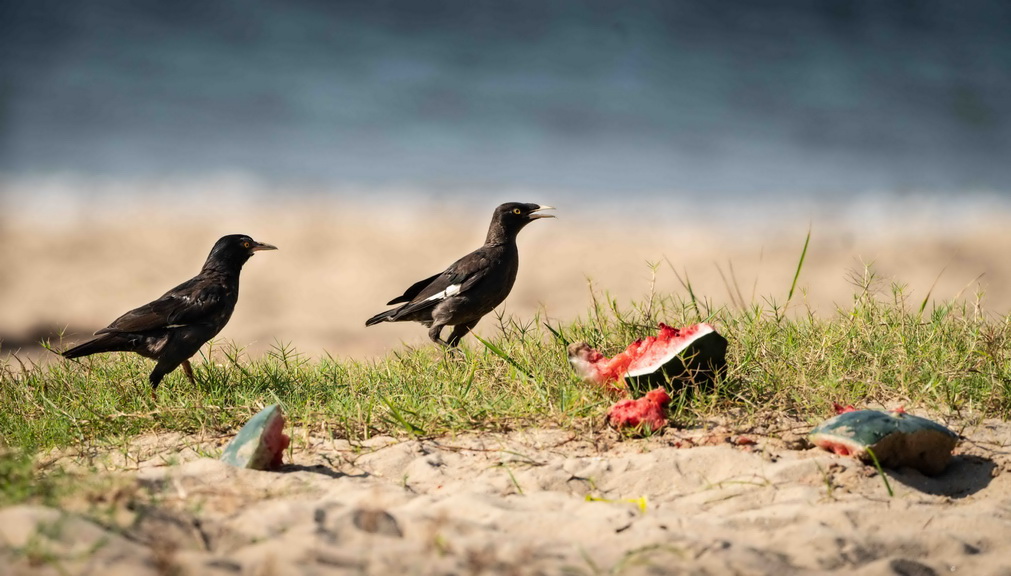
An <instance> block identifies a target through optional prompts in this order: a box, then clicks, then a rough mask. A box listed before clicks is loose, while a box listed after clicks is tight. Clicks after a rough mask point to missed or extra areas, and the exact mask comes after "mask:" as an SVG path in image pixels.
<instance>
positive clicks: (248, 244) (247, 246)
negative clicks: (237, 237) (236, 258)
mask: <svg viewBox="0 0 1011 576" xmlns="http://www.w3.org/2000/svg"><path fill="white" fill-rule="evenodd" d="M250 246H251V244H250V243H249V242H243V243H242V247H243V248H249V247H250Z"/></svg>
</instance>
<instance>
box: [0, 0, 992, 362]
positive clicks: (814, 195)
mask: <svg viewBox="0 0 1011 576" xmlns="http://www.w3.org/2000/svg"><path fill="white" fill-rule="evenodd" d="M1009 30H1011V3H1007V2H1002V1H1000V0H992V1H969V2H950V1H946V0H933V1H931V0H927V1H916V2H879V1H874V0H864V1H852V0H826V1H821V2H809V1H806V0H790V1H780V0H776V1H766V2H753V1H745V0H740V1H730V2H702V1H688V0H667V1H656V2H614V1H610V0H599V1H595V0H590V1H574V0H559V1H552V2H544V1H541V0H518V1H510V2H490V1H488V2H483V1H472V0H458V1H441V0H426V1H425V2H414V1H406V0H405V1H361V2H343V1H311V0H291V1H286V2H265V1H256V0H242V1H239V0H221V1H215V2H206V1H189V0H181V1H174V2H160V1H136V0H91V1H88V2H70V3H68V2H58V1H56V0H3V1H0V211H2V216H0V239H2V245H0V258H2V259H0V266H2V267H3V268H4V271H2V272H0V274H2V275H3V276H0V338H4V339H5V340H6V342H7V343H8V344H7V348H8V349H10V347H11V344H10V343H11V342H17V343H19V344H26V343H29V342H31V341H33V339H35V338H36V337H38V336H39V335H40V334H45V333H50V334H51V333H52V331H53V329H54V328H53V327H54V326H62V328H61V329H67V328H68V327H72V328H74V329H75V330H76V329H77V328H78V327H81V332H82V333H84V334H87V333H90V331H92V330H94V329H97V328H99V327H101V326H104V325H105V324H107V323H108V322H109V321H111V320H112V319H113V318H114V317H115V316H116V315H118V314H119V313H121V312H123V311H125V310H126V309H128V308H129V307H132V306H136V305H139V304H142V303H144V302H146V301H148V300H150V299H152V298H154V297H156V296H157V295H159V294H160V293H161V292H164V291H165V290H167V289H168V288H170V287H171V286H173V285H174V284H175V283H178V282H180V281H182V280H184V279H185V278H187V277H189V276H190V275H192V274H193V273H195V272H196V270H197V269H198V268H199V264H200V262H202V259H203V257H204V255H205V254H206V251H207V250H208V249H209V247H210V245H211V244H212V243H213V241H214V240H215V239H216V238H217V237H218V236H220V235H222V234H225V233H231V232H236V231H242V232H247V233H250V234H252V235H254V237H257V238H259V239H261V240H264V241H269V242H272V243H276V244H278V245H280V246H281V248H282V251H281V252H279V253H277V254H271V255H267V256H265V257H262V258H260V257H258V258H257V259H256V260H255V261H253V262H251V263H250V264H249V265H248V268H247V271H248V272H247V276H248V275H249V273H250V272H251V273H252V274H253V276H252V277H251V278H255V277H256V276H255V275H256V274H262V277H260V278H259V279H258V280H251V278H244V282H245V283H244V291H245V290H247V287H248V288H250V289H253V285H254V283H255V282H260V284H261V288H262V287H263V285H267V286H268V288H269V286H270V281H271V280H277V281H278V282H279V283H278V284H277V285H276V286H274V287H273V288H269V289H266V288H265V289H266V290H267V292H265V293H263V294H259V295H258V297H259V298H261V299H263V300H264V301H272V302H274V306H276V308H277V310H278V312H277V313H278V314H280V312H279V311H283V310H291V309H293V307H297V305H298V302H295V301H291V302H288V300H287V298H289V297H291V295H290V291H291V290H292V288H290V285H291V284H292V283H294V282H301V283H303V284H313V285H315V286H316V288H315V290H316V291H315V292H313V291H306V292H305V293H304V294H302V296H303V297H304V298H312V299H315V301H316V302H319V301H320V300H323V301H327V302H330V304H328V306H331V307H332V310H331V308H327V307H326V306H323V305H322V304H319V303H317V309H316V310H315V311H306V312H305V313H304V318H302V320H297V318H298V317H299V315H298V314H297V313H293V314H294V316H295V317H296V319H295V320H292V322H291V329H290V330H289V331H287V332H286V331H285V330H281V331H280V332H285V333H286V335H287V337H285V335H281V336H278V334H277V333H278V332H279V331H278V330H277V328H276V324H275V325H274V326H273V327H272V326H271V324H270V323H269V322H260V324H259V325H260V328H258V329H250V330H249V331H248V332H247V331H245V329H243V328H241V326H243V325H244V324H242V323H243V322H248V323H252V322H254V321H253V320H252V318H251V317H252V316H253V315H255V309H254V310H251V311H250V313H249V314H248V315H240V312H241V306H242V304H243V302H242V301H241V300H240V311H239V312H237V313H236V319H235V321H236V322H239V325H240V328H239V331H238V332H232V333H231V335H232V336H234V337H236V338H238V339H240V340H244V341H250V342H252V341H256V342H261V343H262V342H264V341H266V342H267V344H269V343H270V340H271V339H272V338H281V339H283V340H294V341H296V343H298V341H299V340H300V337H299V334H300V332H299V326H300V325H299V324H298V321H302V322H303V324H302V325H301V326H303V327H304V323H305V322H308V321H309V320H308V319H309V318H316V317H319V316H321V315H322V316H327V314H326V312H327V311H328V310H330V311H332V312H333V313H332V315H330V317H331V318H334V317H337V316H340V317H341V318H342V319H341V320H340V321H337V320H334V321H333V322H334V323H332V324H330V325H329V326H321V327H319V328H318V330H317V332H318V334H316V336H312V337H307V340H309V341H311V342H312V346H321V347H322V346H331V345H333V346H342V347H345V348H346V349H349V350H354V351H357V350H359V348H355V347H354V346H361V348H360V350H361V351H363V352H378V351H381V350H383V349H386V348H387V347H389V346H392V345H397V344H398V342H399V341H398V340H397V339H398V338H413V337H414V336H415V335H416V333H420V334H421V338H422V340H423V336H424V335H423V332H424V331H423V330H422V329H420V328H419V327H415V328H414V329H413V330H410V329H405V330H404V331H399V330H401V328H400V327H397V328H395V329H394V328H392V327H387V326H384V327H379V328H373V329H370V331H369V332H368V333H365V334H367V335H363V334H361V333H362V331H363V328H360V324H361V321H364V318H367V317H368V316H370V315H371V314H372V313H374V312H376V311H378V310H380V309H382V303H383V302H385V301H386V300H388V299H389V298H391V297H392V296H395V295H397V294H399V293H400V291H401V290H402V289H403V288H404V287H405V286H407V285H409V284H410V283H411V282H412V281H413V280H416V279H418V278H422V277H424V276H425V275H427V274H431V273H433V272H435V271H437V270H438V269H441V268H442V267H444V266H445V265H446V264H448V263H449V262H451V261H452V260H454V259H455V258H456V257H458V256H460V255H462V254H463V253H464V252H466V251H468V250H470V249H472V248H474V247H476V246H477V245H478V244H479V243H480V241H481V239H482V238H483V235H484V227H485V226H486V221H487V218H488V215H489V214H490V212H491V209H492V208H493V207H494V206H495V205H496V204H498V203H499V202H502V201H506V200H521V201H531V202H539V203H544V204H552V205H555V206H558V207H559V208H560V211H559V216H560V217H561V218H560V220H559V221H557V222H548V223H546V224H545V223H543V222H541V223H537V226H536V227H534V226H532V227H531V231H530V232H524V238H521V244H523V243H524V241H526V240H529V244H530V246H528V250H527V251H528V252H536V253H535V254H533V255H532V259H528V260H527V261H528V262H529V261H530V260H532V261H533V264H531V265H530V267H529V268H528V267H526V264H525V265H524V268H523V269H521V276H520V282H519V283H518V284H517V290H518V291H519V294H520V298H519V299H518V302H519V304H518V309H519V310H523V311H528V310H531V309H536V308H537V307H538V306H540V307H542V308H543V307H547V312H548V313H549V314H551V313H552V311H553V310H555V309H557V308H552V298H551V297H550V296H549V295H550V294H552V291H558V290H560V288H558V286H559V285H565V286H569V285H573V284H574V285H576V289H578V290H581V291H583V292H585V285H586V280H587V278H590V279H600V278H607V280H606V281H605V282H604V287H605V288H606V289H609V290H610V289H613V290H616V291H619V292H620V291H621V290H623V289H624V285H623V283H622V280H623V279H626V278H628V276H627V275H628V274H629V273H630V271H636V272H635V273H634V274H635V276H634V277H635V278H637V279H638V280H637V281H636V283H635V284H634V286H632V287H630V288H628V293H629V294H630V295H632V296H633V297H634V296H636V295H639V294H641V293H642V291H643V290H645V289H647V288H648V283H645V282H646V281H645V280H643V278H644V277H648V276H650V273H649V271H648V270H646V268H647V267H646V265H645V263H646V262H655V261H660V260H663V259H670V260H672V261H673V264H672V266H670V268H671V269H677V270H681V271H682V272H685V273H689V274H694V275H696V276H697V277H699V278H700V282H705V281H706V280H707V279H712V281H713V286H714V288H713V289H712V294H713V296H714V297H715V298H716V299H717V300H727V301H732V300H733V298H732V297H731V295H732V293H733V292H734V290H732V289H730V288H729V286H728V284H733V282H729V283H728V282H727V281H726V278H727V276H728V270H729V268H730V264H731V263H733V264H736V266H737V267H736V270H737V271H742V270H745V269H747V270H748V271H747V273H746V274H743V275H744V276H746V277H747V279H746V280H740V279H738V283H743V284H745V285H746V286H747V288H748V290H752V291H756V290H757V294H762V293H764V292H763V291H762V290H763V288H762V285H761V282H759V281H758V280H759V279H762V278H760V277H762V276H763V274H764V275H765V276H769V277H771V278H769V280H770V281H773V282H775V283H779V284H786V285H787V286H788V285H789V281H790V279H791V278H792V272H791V271H790V268H791V266H792V267H793V268H795V266H796V258H797V257H798V256H799V252H800V248H801V247H802V245H803V240H804V234H805V233H806V231H807V230H808V229H811V230H812V250H815V252H814V255H815V256H819V253H818V252H817V250H824V251H825V252H824V253H822V254H820V258H821V263H822V265H824V266H825V273H826V274H827V276H826V277H825V278H824V281H825V283H827V284H826V285H829V286H838V288H837V289H833V290H835V291H833V290H828V289H826V290H813V289H812V293H817V295H818V296H819V298H820V300H819V303H818V306H823V307H827V308H829V309H831V308H832V306H837V305H838V304H839V302H840V300H842V301H845V299H846V297H847V294H848V293H849V292H851V291H852V287H851V286H848V285H847V280H846V279H847V278H849V277H850V276H851V275H852V272H854V271H859V270H860V269H861V267H862V266H863V264H865V263H866V262H875V263H876V265H877V266H879V267H880V268H881V269H882V272H883V274H885V275H887V274H890V273H893V272H894V273H895V274H896V275H899V276H901V281H902V282H906V283H909V284H910V285H912V286H913V288H914V290H918V291H919V297H921V298H922V297H923V294H925V293H929V292H930V290H931V289H932V287H936V286H935V284H936V278H937V277H938V276H939V275H940V277H941V278H943V280H944V281H950V283H951V285H950V287H949V286H947V285H942V288H943V290H939V291H938V292H935V293H934V295H935V296H938V297H944V298H950V297H954V296H956V295H962V294H964V293H973V292H975V291H977V290H978V289H979V288H977V286H976V284H974V282H977V280H978V279H979V278H980V277H983V278H985V279H986V281H987V283H986V284H985V285H984V286H983V287H982V288H981V289H982V290H985V291H986V292H987V294H989V295H990V299H991V302H992V303H993V304H994V306H995V307H996V308H998V309H1003V307H1004V306H1006V305H1008V304H1009V303H1011V294H1009V295H1005V294H1004V288H1003V286H1004V279H1005V276H1004V274H1005V273H1004V271H1003V268H1004V263H1003V257H1002V256H1003V255H1002V254H1001V252H1002V251H1004V250H1005V248H1006V247H1007V246H1006V244H1007V241H1006V240H1005V239H1004V236H1005V235H1006V234H1005V233H1004V232H1003V227H1002V224H1003V222H1004V218H1003V217H1004V216H1005V215H1006V214H1007V213H1008V207H1009V201H1011V33H1009ZM309 223H312V224H313V225H312V226H309ZM240 228H241V229H240ZM534 228H537V231H536V232H534V231H533V229H534ZM527 234H529V236H530V238H525V236H526V235H527ZM394 236H396V238H394ZM398 238H401V239H398ZM285 241H289V242H294V244H290V243H289V245H288V246H285ZM391 242H392V243H391ZM533 245H536V246H538V248H536V249H535V248H534V246H533ZM85 248H86V249H85ZM286 248H287V249H288V251H289V252H288V253H290V254H291V256H287V255H286V252H285V249H286ZM522 249H523V246H522V245H521V250H522ZM636 250H639V251H640V252H636ZM780 250H782V253H783V255H782V258H783V263H782V267H783V268H782V269H783V270H784V272H780V271H779V269H778V268H776V266H777V264H776V262H778V260H777V258H779V257H780ZM830 250H832V252H830ZM984 251H987V252H986V253H985V254H984ZM1004 253H1005V254H1006V251H1005V252H1004ZM355 254H361V256H355ZM275 256H276V258H275ZM88 258H92V259H93V260H92V259H88ZM538 258H542V259H543V261H538V260H537V259H538ZM268 259H270V260H272V261H267V260H268ZM359 259H360V260H359ZM619 261H620V263H619ZM284 262H289V263H291V264H283V263H284ZM405 262H406V263H405ZM560 262H564V263H566V264H568V265H569V266H570V267H572V273H571V275H570V276H569V277H555V276H552V275H551V274H549V273H547V272H545V270H550V269H553V268H556V267H558V266H559V263H560ZM296 263H297V264H296ZM714 263H722V264H721V265H720V266H714V265H713V264H714ZM286 265H290V266H291V267H292V268H291V269H290V270H288V269H286V268H284V266H286ZM816 265H817V264H812V266H816ZM692 266H694V268H693V267H692ZM747 266H751V268H750V269H748V268H747ZM917 266H920V267H922V270H921V269H920V268H917ZM959 266H961V268H960V267H959ZM405 267H406V269H404V268H405ZM252 269H256V270H255V271H253V270H252ZM279 269H280V270H284V271H285V272H283V273H282V274H280V275H279V273H278V270H279ZM117 271H118V272H117ZM310 271H312V274H310ZM288 273H290V274H291V275H293V276H288V277H287V278H288V279H289V287H284V286H283V285H282V284H280V282H281V281H283V280H284V278H279V276H283V274H288ZM554 273H557V270H555V271H554ZM813 274H814V272H812V276H811V277H810V281H811V282H812V283H815V282H821V281H820V280H818V277H817V276H814V275H813ZM110 275H111V276H110ZM525 275H526V276H525ZM784 276H785V277H784ZM112 278H116V280H115V281H113V280H112ZM297 278H304V279H305V280H302V281H299V280H296V279H297ZM524 278H526V279H527V280H526V283H524ZM610 278H614V279H615V280H614V281H611V280H610ZM373 280H374V281H375V282H377V283H378V282H381V283H378V284H375V285H372V284H369V285H368V286H364V284H366V283H370V282H372V281H373ZM640 280H642V282H640ZM663 281H664V282H667V284H665V285H664V287H665V289H671V290H677V289H678V288H679V286H680V285H679V283H678V282H677V280H676V278H674V276H673V275H672V274H669V275H668V276H667V277H666V278H665V279H663ZM812 286H814V284H812ZM302 289H304V290H308V288H304V287H303V288H302ZM254 290H255V289H254ZM358 290H360V292H358ZM748 290H744V292H747V291H748ZM377 291H378V295H377ZM583 292H580V293H581V294H582V293H583ZM1009 292H1011V291H1009ZM348 294H351V296H348ZM255 297H256V296H254V298H255ZM244 298H245V294H244ZM356 299H357V300H356ZM745 299H747V298H745ZM559 300H564V302H565V304H564V305H562V304H559V305H556V306H562V307H561V308H560V309H559V310H560V311H559V314H560V315H562V316H569V315H571V314H575V313H578V311H579V310H582V307H584V306H585V304H586V302H587V301H588V300H587V299H586V298H585V297H580V298H577V299H576V300H577V301H576V303H575V306H577V308H572V309H569V308H565V307H564V306H565V305H568V303H570V302H571V301H572V298H571V297H569V296H566V297H565V298H559ZM320 306H323V307H322V309H320V308H319V307H320ZM242 316H245V317H246V319H245V320H241V319H240V317H242ZM344 317H347V318H348V320H346V326H345V327H341V326H344V324H342V322H345V320H343V318H344ZM359 317H360V318H359ZM275 318H276V316H275ZM352 320H353V321H352ZM257 322H259V321H257ZM384 330H385V332H383V331H384ZM72 331H73V330H71V332H72ZM224 335H229V329H226V333H225V334H224ZM366 339H368V340H366ZM373 339H374V340H373ZM352 342H353V343H354V345H352V344H350V343H352ZM0 346H3V344H2V343H0Z"/></svg>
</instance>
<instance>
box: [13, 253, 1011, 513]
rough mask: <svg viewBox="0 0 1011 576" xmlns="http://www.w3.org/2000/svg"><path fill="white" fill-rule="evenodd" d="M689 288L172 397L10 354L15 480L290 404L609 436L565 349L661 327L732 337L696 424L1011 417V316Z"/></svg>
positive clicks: (861, 285) (316, 425) (375, 430)
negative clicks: (808, 305)
mask: <svg viewBox="0 0 1011 576" xmlns="http://www.w3.org/2000/svg"><path fill="white" fill-rule="evenodd" d="M802 264H803V259H801V264H800V265H798V274H799V273H800V268H801V266H802ZM683 283H684V285H685V290H684V291H683V294H682V293H678V294H664V293H650V294H647V295H645V296H644V297H643V299H642V300H641V301H637V302H629V303H623V302H618V301H616V300H615V299H613V298H611V297H610V296H608V295H607V294H599V293H597V294H595V298H594V302H593V305H592V307H591V309H590V310H588V311H587V313H586V314H585V316H583V317H581V318H577V319H575V320H573V321H572V322H569V323H564V324H549V323H547V322H545V321H544V319H543V318H539V317H534V318H528V319H523V320H519V319H516V318H512V317H497V318H496V317H491V318H487V319H485V321H484V323H483V326H484V330H483V334H484V337H483V338H477V337H469V338H467V339H466V340H465V344H464V345H463V346H462V348H461V349H460V350H458V351H455V352H447V351H444V350H443V349H441V348H439V347H437V346H434V345H426V346H422V347H419V348H410V347H405V348H404V349H402V350H399V351H397V352H394V353H392V354H389V355H388V356H387V357H385V358H382V359H379V360H377V361H374V362H371V361H370V362H364V361H359V360H355V359H340V360H338V359H334V358H324V359H322V360H312V359H308V358H307V357H305V356H303V355H300V354H299V353H298V352H297V351H296V350H294V349H293V348H292V347H290V346H287V345H278V346H277V347H276V348H275V349H274V350H273V351H271V352H270V353H268V354H266V355H263V356H260V357H256V358H250V357H247V356H246V355H245V354H244V353H243V351H242V350H238V349H236V348H234V347H233V346H230V345H228V344H222V343H212V345H211V346H209V347H205V348H204V349H203V352H202V354H203V355H202V356H200V357H197V358H194V369H195V371H196V375H197V384H196V386H193V385H191V384H190V383H189V382H188V381H186V379H185V378H184V377H183V375H182V373H181V371H179V370H177V371H176V372H174V373H172V374H171V375H169V377H168V378H166V380H165V381H164V382H163V383H162V386H161V388H160V389H159V391H158V394H157V399H156V400H155V399H153V398H152V396H151V393H150V389H149V386H148V383H147V374H148V372H149V371H150V370H151V368H152V364H151V362H150V361H148V360H145V359H143V358H140V357H138V356H134V355H127V354H108V355H98V356H94V357H90V358H85V359H83V360H81V361H66V360H61V359H59V358H57V357H55V356H53V357H52V358H51V359H45V360H43V361H41V362H39V363H37V364H30V365H24V366H22V365H21V364H20V361H19V360H18V359H10V360H7V361H6V363H3V364H0V475H3V474H7V475H10V476H12V477H14V478H15V479H16V478H25V477H26V475H28V476H31V475H32V474H34V473H35V472H34V471H33V470H32V469H31V466H29V465H27V464H25V458H26V457H30V456H31V455H34V454H38V453H41V452H43V451H46V450H48V449H51V448H60V447H75V448H84V447H92V446H114V445H116V444H117V443H118V442H123V441H124V439H128V438H130V437H133V436H135V435H139V434H145V433H152V432H166V431H178V432H183V433H197V432H228V431H231V430H234V429H236V428H237V427H238V426H240V425H241V424H242V423H243V422H244V421H245V420H246V419H248V418H249V417H250V416H251V415H252V414H254V413H255V412H257V411H258V410H260V409H261V408H262V407H263V406H265V405H268V404H273V403H281V404H282V406H283V407H284V409H285V412H286V414H287V416H288V418H289V421H290V422H291V423H292V424H294V425H295V426H301V427H304V428H306V429H307V430H308V431H309V432H310V433H322V434H327V435H331V436H334V437H343V438H349V439H364V438H368V437H370V436H374V435H377V434H393V435H397V436H424V435H437V434H442V433H446V432H453V431H464V430H509V429H515V428H522V427H527V426H546V425H547V426H559V427H568V428H572V429H583V430H585V429H588V428H599V427H600V426H601V425H602V421H603V414H604V412H605V410H606V408H607V407H608V406H609V405H610V403H611V402H612V401H613V398H610V397H609V396H608V395H607V394H606V393H604V392H603V391H601V390H598V389H596V388H595V387H593V386H590V385H587V384H584V383H582V382H580V381H579V380H578V379H577V378H576V377H575V376H574V374H573V372H572V370H571V369H570V368H569V366H568V363H567V359H566V356H565V344H566V343H567V342H572V341H586V342H588V343H589V344H591V345H592V346H594V347H597V348H599V349H600V350H602V351H603V352H605V353H606V354H608V355H610V354H613V353H614V352H617V351H619V350H621V349H624V347H625V346H626V345H627V344H628V343H629V342H630V341H632V340H634V339H636V338H640V337H644V336H647V335H650V334H655V332H656V325H657V323H658V322H665V323H667V324H670V325H674V326H684V325H689V324H693V323H696V322H700V321H709V322H712V323H714V324H715V325H716V327H717V329H718V330H719V331H720V332H721V333H722V334H724V335H725V336H727V338H728V339H729V340H730V348H729V351H728V360H729V369H728V370H727V372H726V374H725V375H724V376H723V377H722V378H721V379H720V380H719V381H718V382H717V387H716V390H715V392H713V393H711V394H702V395H697V396H694V397H691V398H686V399H680V400H679V401H678V402H677V408H676V411H675V414H674V418H675V420H676V421H677V422H679V423H681V424H684V425H691V424H692V423H693V422H696V421H700V420H704V419H709V418H714V417H719V416H721V415H723V416H725V415H728V414H733V417H734V418H736V419H740V420H742V421H747V420H748V419H749V418H752V417H754V418H760V417H766V416H769V415H777V414H781V415H789V416H792V417H795V418H800V419H802V420H808V421H812V422H813V421H816V420H819V419H821V418H824V417H826V416H828V415H829V414H831V404H832V402H839V403H841V404H854V405H857V406H866V405H875V404H877V405H885V406H893V405H897V404H905V405H906V406H907V408H912V409H920V410H928V411H932V412H938V413H942V414H945V415H952V416H953V417H955V418H961V419H968V418H982V417H1000V418H1007V417H1008V416H1011V363H1009V355H1011V342H1009V335H1011V332H1009V317H1002V316H996V315H991V314H986V313H984V312H982V311H981V309H980V307H979V306H978V303H977V302H974V301H962V300H960V301H952V302H928V300H926V299H925V300H922V301H913V302H911V301H908V298H907V297H906V292H905V290H904V289H903V287H902V286H900V285H893V286H890V287H886V288H884V289H875V287H876V286H878V285H879V283H878V282H877V281H876V280H875V278H874V277H873V275H872V274H871V273H870V272H869V271H865V272H864V273H863V274H862V275H861V276H860V277H859V278H857V279H856V281H855V282H854V285H855V290H854V295H853V299H852V301H851V302H850V303H849V305H847V306H842V307H839V308H838V309H837V310H836V311H835V312H834V313H831V314H823V315H818V314H815V313H813V312H811V311H809V310H807V309H805V308H804V307H803V306H801V305H799V304H797V302H796V298H795V296H796V294H795V289H796V285H797V281H796V277H795V278H794V281H793V283H792V284H791V285H789V286H784V294H786V298H785V299H784V300H783V303H782V304H778V303H776V301H775V299H774V298H771V297H770V298H766V299H763V300H762V301H761V302H753V303H750V304H747V305H745V304H742V303H740V302H738V303H737V304H735V305H734V306H733V307H715V306H714V305H713V304H712V303H711V302H709V301H707V300H704V299H700V298H698V297H697V295H696V294H695V293H694V291H693V290H692V289H691V286H690V283H689V282H687V280H685V281H684V282H683ZM787 288H788V289H787ZM0 362H3V361H0ZM4 445H6V446H7V447H8V448H7V449H6V452H4V449H3V448H2V447H3V446H4ZM25 455H28V456H25ZM29 460H30V458H29ZM26 466H28V467H27V468H26ZM0 483H3V482H2V479H0ZM39 490H46V488H45V486H42V487H40V488H39ZM32 496H33V494H32V493H30V490H29V493H28V494H20V495H19V494H13V495H6V496H5V497H6V498H7V499H8V500H17V499H25V498H29V497H32Z"/></svg>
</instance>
